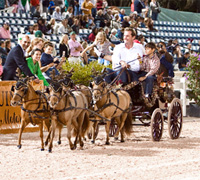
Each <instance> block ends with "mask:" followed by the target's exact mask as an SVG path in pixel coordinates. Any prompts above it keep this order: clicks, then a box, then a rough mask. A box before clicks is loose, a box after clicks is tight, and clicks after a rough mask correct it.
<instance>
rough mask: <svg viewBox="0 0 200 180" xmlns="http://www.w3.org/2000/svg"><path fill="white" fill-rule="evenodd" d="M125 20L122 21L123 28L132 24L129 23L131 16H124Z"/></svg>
mask: <svg viewBox="0 0 200 180" xmlns="http://www.w3.org/2000/svg"><path fill="white" fill-rule="evenodd" d="M123 19H124V20H123V22H122V27H123V28H126V27H130V24H129V16H124V18H123Z"/></svg>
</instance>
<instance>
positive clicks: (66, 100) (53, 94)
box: [49, 81, 89, 152]
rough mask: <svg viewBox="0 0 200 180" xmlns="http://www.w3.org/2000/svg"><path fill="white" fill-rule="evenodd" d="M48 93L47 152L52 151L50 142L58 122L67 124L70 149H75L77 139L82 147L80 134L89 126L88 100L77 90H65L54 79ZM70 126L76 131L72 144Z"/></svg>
mask: <svg viewBox="0 0 200 180" xmlns="http://www.w3.org/2000/svg"><path fill="white" fill-rule="evenodd" d="M49 94H50V96H49V105H50V107H51V108H53V114H52V134H51V140H50V144H49V152H51V151H52V147H53V145H52V142H53V138H54V134H55V129H56V127H57V125H58V124H62V125H66V126H67V130H68V131H67V138H68V140H69V145H70V149H71V150H74V149H76V145H77V141H78V139H79V143H80V147H83V145H84V143H83V141H82V136H83V134H84V133H86V132H87V130H88V128H89V116H88V113H87V110H86V108H87V107H88V102H87V99H86V97H85V95H84V94H83V93H81V92H79V91H72V92H71V91H69V90H68V91H65V90H64V88H63V86H62V83H61V82H54V81H53V82H52V83H51V84H50V88H49ZM72 127H74V130H75V132H76V138H75V141H74V144H73V143H72V141H71V130H72Z"/></svg>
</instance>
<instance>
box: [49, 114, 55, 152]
mask: <svg viewBox="0 0 200 180" xmlns="http://www.w3.org/2000/svg"><path fill="white" fill-rule="evenodd" d="M56 125H57V117H56V116H52V119H51V133H50V134H51V137H50V142H49V150H48V151H49V152H52V148H53V138H54V136H55V130H56Z"/></svg>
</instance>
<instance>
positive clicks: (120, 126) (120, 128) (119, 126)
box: [114, 113, 127, 142]
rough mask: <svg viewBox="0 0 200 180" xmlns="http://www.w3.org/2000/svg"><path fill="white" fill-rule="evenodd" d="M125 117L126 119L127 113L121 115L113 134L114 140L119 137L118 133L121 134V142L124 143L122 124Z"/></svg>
mask: <svg viewBox="0 0 200 180" xmlns="http://www.w3.org/2000/svg"><path fill="white" fill-rule="evenodd" d="M126 117H127V113H123V114H122V115H121V116H120V121H119V124H118V130H117V132H116V133H115V136H114V138H116V137H118V135H119V132H121V142H124V134H123V130H122V129H123V126H124V122H125V120H126ZM121 130H122V131H121Z"/></svg>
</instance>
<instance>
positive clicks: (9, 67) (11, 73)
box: [2, 35, 39, 83]
mask: <svg viewBox="0 0 200 180" xmlns="http://www.w3.org/2000/svg"><path fill="white" fill-rule="evenodd" d="M30 42H31V40H30V37H29V36H28V35H25V36H24V37H22V39H20V42H19V44H18V45H17V46H15V47H14V48H12V50H11V51H10V52H9V54H8V56H7V58H6V62H5V65H4V68H3V78H2V79H3V80H16V79H17V76H16V70H17V68H19V69H20V70H21V71H22V72H23V73H24V74H25V75H26V76H29V77H34V78H35V79H34V81H35V82H36V83H39V79H37V78H36V77H35V76H34V75H33V74H32V72H31V71H30V69H29V67H28V65H27V62H26V59H25V52H26V49H27V48H28V47H29V45H30Z"/></svg>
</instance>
